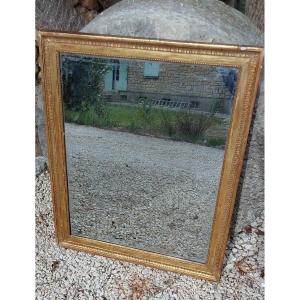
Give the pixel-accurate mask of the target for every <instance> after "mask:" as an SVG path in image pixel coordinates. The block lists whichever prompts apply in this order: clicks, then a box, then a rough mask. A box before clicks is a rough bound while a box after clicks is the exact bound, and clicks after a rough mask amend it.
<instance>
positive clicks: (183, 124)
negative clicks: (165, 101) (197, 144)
mask: <svg viewBox="0 0 300 300" xmlns="http://www.w3.org/2000/svg"><path fill="white" fill-rule="evenodd" d="M214 124H216V118H215V117H213V116H207V115H200V114H197V115H195V114H193V113H191V112H181V113H178V114H177V118H176V127H177V128H176V129H177V132H178V133H179V134H183V135H186V136H189V137H191V138H200V137H203V136H204V134H205V132H206V131H207V129H208V128H209V127H211V126H212V125H214Z"/></svg>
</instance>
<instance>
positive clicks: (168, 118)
mask: <svg viewBox="0 0 300 300" xmlns="http://www.w3.org/2000/svg"><path fill="white" fill-rule="evenodd" d="M173 120H174V117H173V118H172V114H170V112H169V111H166V110H161V128H163V129H164V130H165V132H166V133H167V134H168V136H173V135H174V134H175V133H176V128H175V126H174V121H173Z"/></svg>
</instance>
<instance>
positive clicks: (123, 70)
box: [118, 61, 128, 91]
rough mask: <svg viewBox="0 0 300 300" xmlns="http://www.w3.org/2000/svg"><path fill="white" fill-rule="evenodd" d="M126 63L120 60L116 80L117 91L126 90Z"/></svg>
mask: <svg viewBox="0 0 300 300" xmlns="http://www.w3.org/2000/svg"><path fill="white" fill-rule="evenodd" d="M127 70H128V63H127V62H126V61H120V74H119V82H118V90H119V91H127V76H128V72H127Z"/></svg>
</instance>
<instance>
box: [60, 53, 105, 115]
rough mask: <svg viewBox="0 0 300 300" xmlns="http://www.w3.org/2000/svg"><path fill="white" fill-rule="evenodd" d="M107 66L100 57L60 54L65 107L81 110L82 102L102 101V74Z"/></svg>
mask: <svg viewBox="0 0 300 300" xmlns="http://www.w3.org/2000/svg"><path fill="white" fill-rule="evenodd" d="M107 69H108V67H107V65H106V64H105V61H104V60H103V59H101V58H87V57H85V58H82V59H78V60H76V59H75V58H74V57H73V56H70V55H62V56H61V71H62V92H63V99H64V104H65V107H66V108H67V109H68V110H72V111H81V110H82V102H85V103H89V104H90V105H94V104H95V103H97V102H98V101H102V98H103V97H102V90H103V89H102V88H101V84H104V80H103V78H104V75H105V73H106V71H107Z"/></svg>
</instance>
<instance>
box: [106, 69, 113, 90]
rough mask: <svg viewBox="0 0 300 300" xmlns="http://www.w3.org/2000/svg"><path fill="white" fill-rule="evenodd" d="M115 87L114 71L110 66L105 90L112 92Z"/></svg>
mask: <svg viewBox="0 0 300 300" xmlns="http://www.w3.org/2000/svg"><path fill="white" fill-rule="evenodd" d="M112 87H113V71H112V66H111V65H108V70H107V71H106V73H105V75H104V90H105V91H111V90H112Z"/></svg>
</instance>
